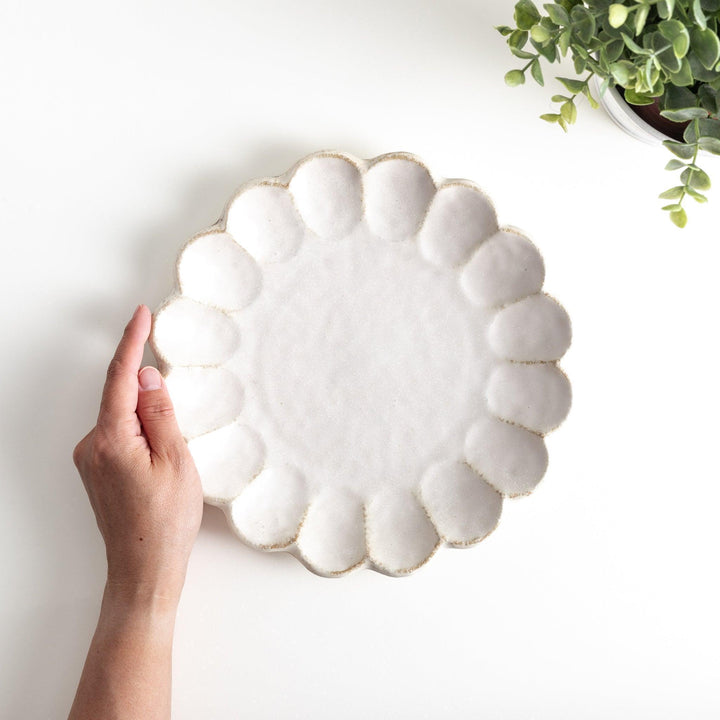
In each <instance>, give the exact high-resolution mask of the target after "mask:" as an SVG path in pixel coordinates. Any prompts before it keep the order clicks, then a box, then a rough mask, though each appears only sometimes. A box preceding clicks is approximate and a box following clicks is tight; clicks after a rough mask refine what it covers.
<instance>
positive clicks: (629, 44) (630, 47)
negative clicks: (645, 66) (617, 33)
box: [622, 33, 652, 55]
mask: <svg viewBox="0 0 720 720" xmlns="http://www.w3.org/2000/svg"><path fill="white" fill-rule="evenodd" d="M622 39H623V42H624V43H625V45H626V46H627V48H628V50H632V51H633V52H634V53H635V54H636V55H652V52H651V51H650V50H646V49H645V48H641V47H640V46H639V45H638V44H637V43H636V42H635V41H634V40H633V39H632V38H631V37H629V36H628V35H626V34H625V33H622Z"/></svg>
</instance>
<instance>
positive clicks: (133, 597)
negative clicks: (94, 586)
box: [102, 577, 182, 622]
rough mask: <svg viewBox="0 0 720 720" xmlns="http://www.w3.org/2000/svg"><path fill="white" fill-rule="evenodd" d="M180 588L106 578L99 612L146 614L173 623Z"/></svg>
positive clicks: (114, 614)
mask: <svg viewBox="0 0 720 720" xmlns="http://www.w3.org/2000/svg"><path fill="white" fill-rule="evenodd" d="M181 590H182V585H181V586H180V587H174V586H173V587H170V586H168V585H166V584H162V585H158V584H155V583H141V582H140V583H138V582H127V581H121V580H114V579H112V578H110V577H108V579H107V581H106V583H105V592H104V593H103V600H102V612H103V614H106V615H109V616H111V617H121V618H122V617H133V616H147V617H151V618H157V619H160V620H172V621H173V622H174V620H175V615H176V613H177V608H178V603H179V602H180V591H181Z"/></svg>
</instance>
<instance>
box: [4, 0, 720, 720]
mask: <svg viewBox="0 0 720 720" xmlns="http://www.w3.org/2000/svg"><path fill="white" fill-rule="evenodd" d="M511 17H512V2H511V0H493V1H492V2H489V1H485V2H483V0H475V1H474V2H472V1H471V0H443V2H438V1H437V0H397V1H390V0H365V2H349V0H304V1H303V2H294V1H291V0H275V1H267V2H250V1H249V0H206V1H205V2H191V1H190V0H175V1H174V2H169V0H127V2H124V3H122V4H114V5H111V4H106V3H97V2H89V1H77V0H70V2H64V3H58V2H55V1H49V0H39V1H38V2H34V3H22V2H19V1H18V0H6V1H5V2H3V3H2V4H1V5H0V89H1V91H2V101H1V102H2V106H1V110H0V237H2V248H3V258H2V261H0V273H1V274H2V284H1V285H0V287H1V290H0V292H1V293H2V295H1V303H0V312H1V313H2V321H1V322H2V324H1V326H0V327H2V335H3V339H2V348H3V352H2V355H1V361H0V362H2V366H1V372H0V388H1V394H0V397H1V400H2V405H1V407H2V410H3V412H2V415H1V417H0V423H1V424H2V428H1V435H0V437H2V440H1V441H0V442H1V447H0V478H1V482H2V502H0V541H1V544H0V548H1V553H2V565H1V568H2V592H0V625H1V635H0V668H2V670H1V671H0V716H2V717H3V718H8V719H11V718H12V719H15V718H60V717H63V716H64V715H65V714H66V713H67V711H68V709H69V706H70V703H71V700H72V697H73V694H74V691H75V685H76V682H77V679H78V676H79V673H80V669H81V666H82V663H83V660H84V656H85V652H86V650H87V645H88V642H89V640H90V636H91V633H92V630H93V628H94V624H95V620H96V615H97V610H98V603H99V598H100V593H101V589H102V585H103V579H104V578H103V574H104V551H103V546H102V543H101V540H100V536H99V534H98V532H97V529H96V526H95V521H94V518H93V516H92V513H91V511H90V507H89V505H88V502H87V499H86V496H85V493H84V490H83V487H82V484H81V483H80V480H79V478H78V477H77V475H76V472H75V469H74V467H73V465H72V462H71V459H70V455H71V450H72V447H73V445H74V443H75V442H76V441H77V440H78V439H79V438H80V437H81V436H82V435H83V434H84V433H85V432H86V431H87V430H88V429H89V427H90V426H91V425H92V424H93V422H94V418H95V413H96V409H97V404H98V399H99V393H100V389H101V387H102V384H103V381H104V374H105V367H106V364H107V361H108V359H109V357H110V355H111V352H112V349H113V348H114V346H115V344H116V341H117V338H118V336H119V333H120V331H121V329H122V327H123V325H124V323H125V321H126V319H127V318H128V316H129V315H130V313H131V311H132V310H133V309H134V307H135V305H136V304H137V303H138V302H145V303H148V304H149V305H150V306H151V307H155V306H157V305H158V304H159V302H160V301H161V300H162V299H163V298H164V297H165V296H166V295H167V294H168V293H169V291H170V290H171V288H172V270H173V262H174V258H175V256H176V254H177V252H178V249H179V248H180V246H181V245H182V244H183V243H184V241H185V240H186V239H187V238H188V237H189V236H190V235H192V234H193V233H195V232H197V231H199V230H201V229H203V228H204V227H206V226H208V225H209V224H211V223H212V222H213V221H215V220H216V218H217V217H218V216H219V214H220V212H221V210H222V207H223V204H224V202H225V200H226V199H227V198H228V196H229V195H230V194H231V193H232V192H233V190H234V189H235V188H236V187H237V186H238V185H240V184H241V183H242V182H244V181H246V180H248V179H251V178H253V177H257V176H262V175H274V174H279V173H281V172H283V171H285V170H286V169H288V168H289V167H290V166H291V165H292V164H293V163H294V162H295V160H297V159H298V158H300V157H302V156H304V155H305V154H307V153H309V152H312V151H314V150H319V149H326V148H337V149H342V150H346V151H348V152H350V153H353V154H355V155H357V156H360V157H373V156H375V155H378V154H381V153H383V152H389V151H393V150H408V151H411V152H414V153H416V154H418V155H419V156H420V157H422V158H423V159H424V160H425V161H426V162H427V163H428V165H429V166H430V167H431V168H433V169H434V170H435V172H437V173H438V174H439V175H444V176H447V177H467V178H470V179H473V180H475V181H476V182H478V183H479V184H480V185H481V186H482V187H484V188H485V189H486V190H487V192H488V193H489V194H490V196H491V197H492V198H493V200H494V201H495V203H496V206H497V210H498V214H499V218H500V222H501V223H504V224H512V225H516V226H518V227H520V228H523V229H524V230H525V231H526V232H527V233H528V234H529V235H530V236H531V237H532V238H533V239H534V240H535V242H536V243H537V244H538V245H539V246H540V248H541V250H542V252H543V255H544V257H545V260H546V265H547V278H546V284H545V288H546V290H547V291H548V292H550V293H551V294H553V295H554V296H556V297H557V298H558V299H559V300H560V301H561V302H562V303H563V304H564V305H565V307H566V308H567V309H568V311H569V312H570V315H571V317H572V320H573V329H574V341H573V346H572V348H571V349H570V351H569V353H568V354H567V356H566V358H565V359H564V361H563V362H562V366H563V368H564V369H565V370H566V371H567V373H568V374H569V376H570V379H571V381H572V383H573V388H574V405H573V409H572V411H571V414H570V416H569V418H568V420H567V422H566V424H565V425H564V426H563V427H562V428H561V429H560V430H559V431H558V432H557V433H555V434H553V435H551V436H550V438H549V442H548V446H549V450H550V468H549V470H548V473H547V476H546V478H545V479H544V480H543V482H542V483H541V485H540V487H539V488H538V489H537V491H536V493H535V494H533V495H531V496H530V497H528V498H523V499H520V500H516V501H510V502H507V503H506V505H505V510H504V513H503V518H502V520H501V523H500V527H499V528H498V530H497V531H496V532H495V533H494V534H493V535H492V536H491V537H490V538H489V539H488V540H486V541H485V542H483V543H481V544H480V545H479V546H477V547H475V548H472V549H469V550H463V551H460V550H442V551H441V552H439V553H438V555H437V556H436V557H435V558H434V559H433V560H432V561H431V562H430V563H429V564H428V565H427V566H426V567H424V568H422V569H421V570H420V571H418V572H417V573H416V574H414V575H412V576H411V577H407V578H404V579H391V578H387V577H384V576H381V575H379V574H376V573H373V572H369V571H363V572H358V573H355V574H353V575H350V576H348V577H345V578H343V579H336V580H327V579H322V578H319V577H315V576H314V575H312V574H310V573H309V572H308V571H307V570H306V569H305V568H303V567H302V566H301V565H300V564H299V563H298V562H297V561H296V560H295V559H293V558H292V557H290V556H288V555H287V554H284V553H276V554H264V553H260V552H256V551H254V550H251V549H249V548H247V547H245V546H244V545H242V544H241V543H240V542H238V541H237V540H236V539H235V538H234V537H233V536H232V535H231V534H230V531H229V529H228V528H227V527H226V525H225V521H224V518H223V516H222V514H221V512H220V511H218V510H217V509H214V508H206V512H205V517H204V520H203V525H202V529H201V532H200V536H199V538H198V541H197V545H196V548H195V550H194V553H193V556H192V560H191V565H190V569H189V574H188V579H187V585H186V588H185V593H184V596H183V600H182V604H181V607H180V611H179V619H178V625H177V635H176V644H175V655H174V657H175V660H174V689H173V696H174V700H173V702H174V717H175V718H178V719H180V720H183V719H188V720H189V719H190V718H193V719H194V718H208V719H211V720H214V719H215V718H218V719H221V718H277V719H284V718H313V720H322V719H324V718H346V719H348V720H349V719H354V718H370V717H376V718H412V719H413V720H418V719H420V718H432V719H435V718H453V720H459V719H463V718H484V719H485V720H494V719H503V720H505V719H507V720H515V719H521V718H522V719H527V720H531V719H532V720H545V719H547V720H564V719H565V718H567V719H568V720H577V719H578V718H581V719H594V718H603V719H604V718H632V719H633V720H641V719H645V718H648V719H650V718H652V720H664V719H665V718H667V719H670V718H680V717H682V718H693V719H694V720H703V719H704V718H717V717H718V715H719V714H720V694H718V692H717V689H718V685H719V684H720V655H719V654H718V646H719V643H720V619H719V617H720V613H718V607H719V606H720V605H719V601H720V592H719V590H720V582H719V580H718V570H717V559H718V548H720V523H719V522H718V516H719V515H720V470H719V469H718V451H717V447H718V439H717V437H718V429H719V422H718V408H719V407H720V381H719V380H718V377H719V371H718V358H719V357H720V353H719V352H718V342H717V337H718V307H719V303H718V265H719V263H720V233H719V232H718V225H719V223H718V220H720V194H718V192H717V190H715V191H711V201H710V203H709V204H708V205H705V206H696V205H695V204H694V203H693V206H692V207H690V208H689V210H691V213H690V222H689V224H688V227H687V229H686V230H685V231H679V230H677V229H676V228H674V227H673V226H672V225H671V224H670V223H669V221H668V219H667V218H666V217H665V216H664V214H663V213H661V212H660V211H659V209H658V207H659V205H660V202H659V201H658V200H657V199H656V196H657V194H658V192H660V191H662V190H664V189H665V188H666V187H668V186H669V185H671V184H673V181H672V178H671V175H670V173H665V172H664V171H663V169H662V168H663V166H664V164H665V162H666V161H667V157H666V156H667V153H666V152H665V151H664V150H663V149H662V148H653V147H650V146H646V145H643V144H641V143H638V142H637V141H634V140H632V139H631V138H629V137H628V136H626V135H624V134H623V133H622V132H621V131H620V130H618V129H616V128H615V126H614V125H613V124H612V123H611V121H610V120H609V119H608V117H607V116H606V115H605V114H604V113H603V112H602V111H595V112H593V111H591V110H590V108H589V107H588V106H587V105H586V104H585V103H582V104H581V107H580V118H579V121H578V124H577V125H576V126H575V127H573V128H572V130H571V132H570V133H569V134H568V135H567V136H564V135H563V134H562V132H561V131H560V130H559V128H557V127H554V126H550V125H547V124H545V123H543V122H542V121H540V120H538V119H537V116H538V115H539V114H540V113H543V112H548V111H550V110H551V108H552V105H551V103H550V100H549V97H550V95H551V94H553V93H554V92H557V91H558V90H559V86H558V85H556V84H555V83H554V81H553V82H548V83H547V86H546V87H545V88H544V89H543V88H539V87H537V86H535V85H534V84H528V85H526V86H525V87H523V88H516V89H510V88H507V87H505V85H504V84H503V79H502V77H503V74H504V72H505V71H506V70H507V69H509V68H511V67H515V66H517V64H518V62H517V61H515V60H514V59H513V58H511V56H510V55H509V52H508V50H507V48H506V47H505V45H504V42H503V39H502V38H501V37H500V36H499V35H498V34H497V33H496V32H495V31H494V30H493V26H494V25H497V24H501V23H505V22H508V21H509V20H510V19H511ZM568 72H569V69H567V68H566V69H565V74H567V73H568ZM548 75H549V72H548ZM705 166H706V168H707V170H708V172H710V174H711V176H713V177H714V179H715V181H716V183H718V184H719V185H720V163H718V162H717V159H716V158H709V159H708V160H707V161H706V162H705ZM148 358H150V355H148Z"/></svg>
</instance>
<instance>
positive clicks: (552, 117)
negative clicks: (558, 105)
mask: <svg viewBox="0 0 720 720" xmlns="http://www.w3.org/2000/svg"><path fill="white" fill-rule="evenodd" d="M540 119H541V120H544V121H545V122H549V123H556V122H557V121H558V120H559V119H560V115H558V114H557V113H545V114H544V115H541V116H540Z"/></svg>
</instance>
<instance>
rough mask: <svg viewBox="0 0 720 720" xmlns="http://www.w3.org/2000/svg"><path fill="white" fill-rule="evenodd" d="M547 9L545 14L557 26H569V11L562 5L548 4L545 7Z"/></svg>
mask: <svg viewBox="0 0 720 720" xmlns="http://www.w3.org/2000/svg"><path fill="white" fill-rule="evenodd" d="M543 7H544V8H545V12H546V13H547V14H548V17H549V18H550V19H551V20H552V21H553V22H554V23H555V24H556V25H563V26H564V25H569V24H570V16H569V15H568V13H567V10H566V9H565V8H564V7H563V6H562V5H557V4H555V3H548V4H547V5H543Z"/></svg>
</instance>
